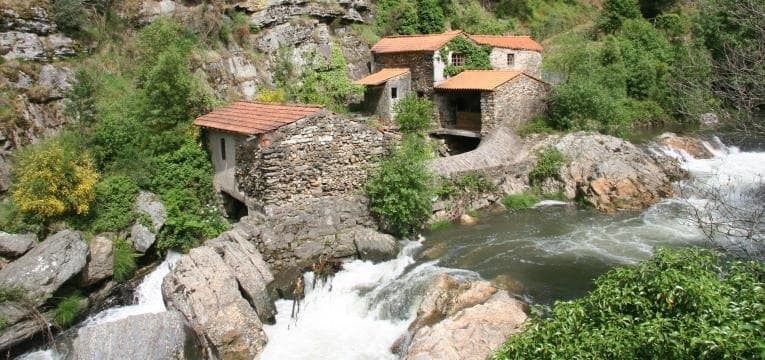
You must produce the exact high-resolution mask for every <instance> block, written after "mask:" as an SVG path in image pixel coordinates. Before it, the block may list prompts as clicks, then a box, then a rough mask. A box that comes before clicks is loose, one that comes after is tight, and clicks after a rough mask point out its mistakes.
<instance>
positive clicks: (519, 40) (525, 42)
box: [470, 35, 542, 52]
mask: <svg viewBox="0 0 765 360" xmlns="http://www.w3.org/2000/svg"><path fill="white" fill-rule="evenodd" d="M470 38H471V39H473V41H475V42H477V43H479V44H483V45H489V46H493V47H499V48H506V49H515V50H531V51H538V52H542V45H539V43H538V42H536V41H534V39H532V38H531V36H503V35H470Z"/></svg>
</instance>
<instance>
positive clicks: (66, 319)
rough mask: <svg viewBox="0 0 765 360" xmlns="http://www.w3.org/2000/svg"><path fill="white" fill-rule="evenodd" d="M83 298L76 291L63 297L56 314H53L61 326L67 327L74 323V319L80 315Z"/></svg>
mask: <svg viewBox="0 0 765 360" xmlns="http://www.w3.org/2000/svg"><path fill="white" fill-rule="evenodd" d="M83 300H84V298H83V297H82V296H81V295H80V294H76V293H75V294H72V295H70V296H68V297H66V298H64V299H62V300H61V301H60V302H59V303H58V304H57V305H56V311H55V315H54V316H53V319H54V320H55V321H56V325H58V327H60V328H66V327H69V326H70V325H72V324H73V323H74V320H76V319H77V317H78V316H80V312H81V311H82V301H83Z"/></svg>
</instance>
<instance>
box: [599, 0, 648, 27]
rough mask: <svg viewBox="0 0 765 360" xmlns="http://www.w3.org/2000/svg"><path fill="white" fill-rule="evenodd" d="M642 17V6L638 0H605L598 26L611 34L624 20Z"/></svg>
mask: <svg viewBox="0 0 765 360" xmlns="http://www.w3.org/2000/svg"><path fill="white" fill-rule="evenodd" d="M640 17H641V14H640V6H639V5H638V1H637V0H605V1H604V2H603V10H602V11H601V12H600V16H599V17H598V19H597V22H596V23H597V25H596V26H597V28H598V30H600V31H602V32H604V33H606V34H611V33H613V32H615V31H617V30H619V29H620V28H621V26H622V22H624V20H626V19H638V18H640Z"/></svg>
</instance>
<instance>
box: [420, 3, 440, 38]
mask: <svg viewBox="0 0 765 360" xmlns="http://www.w3.org/2000/svg"><path fill="white" fill-rule="evenodd" d="M416 4H417V17H418V18H419V29H420V32H421V33H423V34H436V33H441V32H444V30H446V28H445V27H444V9H442V8H441V5H440V4H439V3H438V0H417V1H416Z"/></svg>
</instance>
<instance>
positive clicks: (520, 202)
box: [502, 192, 539, 210]
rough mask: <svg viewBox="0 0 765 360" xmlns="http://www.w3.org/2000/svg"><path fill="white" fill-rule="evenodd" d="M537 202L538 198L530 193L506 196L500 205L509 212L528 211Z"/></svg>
mask: <svg viewBox="0 0 765 360" xmlns="http://www.w3.org/2000/svg"><path fill="white" fill-rule="evenodd" d="M537 202H539V196H537V194H534V193H531V192H524V193H521V194H513V195H507V196H505V197H504V198H502V205H504V206H505V208H507V209H510V210H520V209H528V208H530V207H532V206H534V204H536V203H537Z"/></svg>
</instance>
